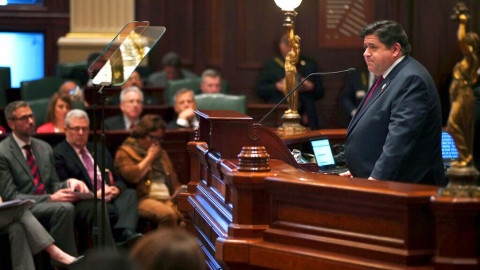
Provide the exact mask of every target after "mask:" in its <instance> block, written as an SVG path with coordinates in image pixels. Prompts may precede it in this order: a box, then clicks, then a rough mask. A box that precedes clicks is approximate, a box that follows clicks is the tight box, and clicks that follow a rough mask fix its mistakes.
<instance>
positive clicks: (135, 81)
mask: <svg viewBox="0 0 480 270" xmlns="http://www.w3.org/2000/svg"><path fill="white" fill-rule="evenodd" d="M130 86H136V87H138V88H140V89H142V88H143V81H142V78H140V74H139V73H138V71H134V72H133V73H132V75H131V76H130V78H128V80H127V81H126V82H125V83H124V84H123V85H122V89H125V88H128V87H130Z"/></svg>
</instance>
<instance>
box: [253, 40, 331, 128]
mask: <svg viewBox="0 0 480 270" xmlns="http://www.w3.org/2000/svg"><path fill="white" fill-rule="evenodd" d="M278 46H279V49H280V54H281V56H277V57H274V58H272V59H270V60H268V61H267V62H266V63H265V65H264V67H263V69H262V71H261V72H260V77H259V80H258V82H257V95H258V96H259V97H261V98H262V99H263V100H264V101H265V102H267V103H278V102H279V101H280V100H282V98H283V97H284V96H285V94H284V93H283V87H284V85H285V57H286V56H287V54H288V53H289V52H290V51H291V50H292V48H291V47H290V43H289V41H288V37H287V35H283V36H282V38H281V39H280V42H279V44H278ZM297 71H298V76H299V77H300V80H298V81H299V82H300V81H301V80H303V79H304V78H305V77H306V76H308V75H309V74H310V73H314V72H318V71H319V70H318V68H317V63H316V62H315V60H313V59H311V58H307V57H305V56H303V55H300V57H299V60H298V63H297ZM297 91H298V92H299V94H298V99H299V104H298V105H299V106H298V107H299V109H298V113H299V114H300V115H301V116H302V124H304V125H308V126H309V127H310V128H312V129H319V128H320V127H321V126H322V125H323V124H322V123H321V121H320V119H319V118H318V115H317V108H316V106H315V101H316V100H318V99H320V98H322V97H323V87H322V83H321V80H320V78H319V77H318V76H313V77H311V78H310V79H308V80H306V81H305V82H304V83H303V85H302V86H301V87H300V88H299V89H298V90H297Z"/></svg>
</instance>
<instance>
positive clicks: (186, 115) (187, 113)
mask: <svg viewBox="0 0 480 270" xmlns="http://www.w3.org/2000/svg"><path fill="white" fill-rule="evenodd" d="M194 117H195V110H194V109H193V108H187V109H185V110H183V111H182V112H180V113H179V114H178V118H180V119H184V120H187V121H189V120H191V119H193V118H194Z"/></svg>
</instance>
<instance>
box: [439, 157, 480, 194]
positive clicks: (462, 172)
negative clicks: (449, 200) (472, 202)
mask: <svg viewBox="0 0 480 270" xmlns="http://www.w3.org/2000/svg"><path fill="white" fill-rule="evenodd" d="M446 175H447V177H448V180H449V183H448V185H447V187H445V188H441V189H440V190H439V191H438V195H439V196H444V197H457V198H480V187H479V186H477V184H476V183H477V181H476V180H477V178H478V176H479V173H478V171H477V169H476V168H475V166H473V165H470V166H466V167H456V166H452V167H450V168H449V169H448V170H447V173H446Z"/></svg>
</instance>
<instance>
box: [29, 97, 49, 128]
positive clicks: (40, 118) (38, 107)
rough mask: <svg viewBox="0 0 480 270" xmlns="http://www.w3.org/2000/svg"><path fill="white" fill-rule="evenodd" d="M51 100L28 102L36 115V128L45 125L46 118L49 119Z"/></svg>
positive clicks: (43, 99)
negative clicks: (48, 112)
mask: <svg viewBox="0 0 480 270" xmlns="http://www.w3.org/2000/svg"><path fill="white" fill-rule="evenodd" d="M49 101H50V98H41V99H36V100H30V101H28V105H29V106H30V109H32V112H33V114H35V128H37V127H39V126H41V125H43V124H45V123H46V122H45V120H46V119H45V118H47V108H48V102H49Z"/></svg>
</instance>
